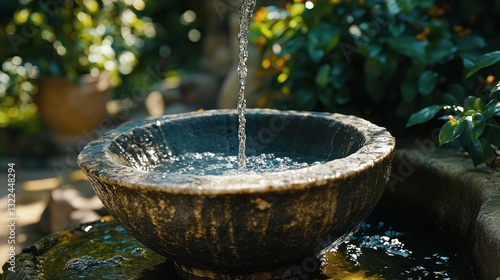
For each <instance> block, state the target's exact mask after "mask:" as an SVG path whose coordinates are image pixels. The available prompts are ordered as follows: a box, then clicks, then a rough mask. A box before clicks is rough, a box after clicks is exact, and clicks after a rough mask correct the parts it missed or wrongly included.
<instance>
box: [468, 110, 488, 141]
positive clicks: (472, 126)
mask: <svg viewBox="0 0 500 280" xmlns="http://www.w3.org/2000/svg"><path fill="white" fill-rule="evenodd" d="M463 122H465V132H466V133H467V136H469V138H470V139H471V140H474V139H479V137H480V136H481V134H483V131H484V128H485V126H486V122H485V118H484V116H483V114H481V113H475V114H474V115H472V116H466V117H464V118H463Z"/></svg>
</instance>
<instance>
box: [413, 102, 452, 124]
mask: <svg viewBox="0 0 500 280" xmlns="http://www.w3.org/2000/svg"><path fill="white" fill-rule="evenodd" d="M441 109H443V106H442V105H432V106H429V107H425V108H423V109H422V110H420V111H418V112H416V113H413V114H412V115H411V116H410V118H409V119H408V123H407V124H406V127H410V126H412V125H416V124H421V123H424V122H427V121H430V120H431V119H433V118H434V117H435V116H436V115H437V113H439V111H441Z"/></svg>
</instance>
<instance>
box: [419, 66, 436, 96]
mask: <svg viewBox="0 0 500 280" xmlns="http://www.w3.org/2000/svg"><path fill="white" fill-rule="evenodd" d="M437 80H438V74H437V73H436V72H433V71H430V70H427V71H424V73H422V75H420V77H419V78H418V91H419V92H420V93H421V94H422V95H429V94H431V93H432V92H433V91H434V89H435V88H436V84H437Z"/></svg>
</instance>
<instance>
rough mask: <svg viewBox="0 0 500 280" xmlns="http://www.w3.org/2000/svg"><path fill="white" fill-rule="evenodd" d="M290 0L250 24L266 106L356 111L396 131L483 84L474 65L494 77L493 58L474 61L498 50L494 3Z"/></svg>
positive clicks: (497, 7) (498, 6)
mask: <svg viewBox="0 0 500 280" xmlns="http://www.w3.org/2000/svg"><path fill="white" fill-rule="evenodd" d="M294 2H295V3H293V4H290V6H288V8H287V9H286V10H280V9H278V8H276V7H273V6H270V7H267V8H265V9H261V10H259V11H257V12H256V16H255V22H254V23H253V24H252V28H251V32H252V34H251V39H252V41H253V42H254V43H255V44H257V46H258V47H259V48H260V50H261V54H262V59H263V60H266V59H269V60H270V61H271V62H272V63H263V64H262V65H263V68H264V69H263V70H264V71H263V72H264V73H270V75H272V76H273V77H274V78H275V82H274V83H272V84H271V90H270V91H269V92H264V93H263V95H264V98H263V99H265V100H266V102H267V105H271V106H274V107H280V108H288V109H299V110H320V111H336V112H341V113H349V114H356V115H360V116H362V117H365V118H367V119H369V120H371V121H374V122H376V123H378V124H381V125H384V126H387V127H389V128H390V129H391V131H392V132H396V133H398V132H401V131H402V129H403V127H404V123H405V120H406V119H407V118H408V117H409V116H410V115H411V114H412V113H414V112H415V111H418V110H419V109H421V108H424V107H427V106H429V105H431V104H440V103H445V102H452V103H453V104H458V102H459V100H463V98H464V97H465V94H464V92H466V91H473V90H474V89H476V88H478V86H480V85H481V84H484V82H481V81H482V80H484V78H482V76H480V73H479V72H477V70H478V69H479V68H484V67H486V66H490V67H489V68H485V69H486V70H487V71H488V72H483V73H486V74H487V75H493V76H500V71H499V69H498V67H494V66H492V65H493V64H494V62H495V60H496V59H500V55H499V54H498V52H491V53H490V54H487V55H481V54H482V53H484V52H486V51H495V50H498V49H500V41H499V40H498V39H497V38H498V36H496V35H495V32H494V30H495V29H498V28H500V26H499V24H498V23H497V20H496V17H497V16H496V15H497V14H498V12H500V3H498V1H491V0H489V1H485V2H484V3H483V2H482V3H481V4H479V3H476V2H477V1H474V2H473V1H471V0H461V1H459V2H456V1H438V0H436V1H434V0H427V1H419V0H407V1H384V0H366V1H361V0H360V1H342V0H316V1H312V3H313V4H314V7H313V8H311V7H310V6H309V8H311V9H308V8H306V5H305V4H303V3H297V2H298V1H294ZM309 5H310V4H309ZM464 7H466V8H464ZM464 11H466V12H464ZM270 57H272V58H270ZM274 62H276V63H274ZM278 62H279V63H278ZM266 71H267V72H266ZM467 73H468V76H467V77H469V76H471V77H475V78H476V80H472V79H469V80H468V81H465V80H464V79H465V77H466V74H467ZM483 87H484V86H483ZM264 104H266V103H264ZM435 110H436V109H433V110H430V109H427V111H426V114H427V117H429V116H431V115H432V113H436V112H435ZM412 121H418V120H412Z"/></svg>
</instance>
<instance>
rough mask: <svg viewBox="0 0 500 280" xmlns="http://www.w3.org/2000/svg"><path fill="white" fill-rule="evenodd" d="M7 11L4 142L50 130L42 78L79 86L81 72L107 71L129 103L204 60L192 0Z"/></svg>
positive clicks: (56, 1)
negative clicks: (42, 108) (41, 107)
mask: <svg viewBox="0 0 500 280" xmlns="http://www.w3.org/2000/svg"><path fill="white" fill-rule="evenodd" d="M146 4H148V5H146ZM0 7H1V8H0V10H1V11H0V14H1V16H2V18H1V19H0V65H1V68H0V130H1V131H0V134H2V136H5V135H9V137H2V141H3V142H6V141H8V140H7V139H9V138H11V137H14V138H15V139H16V141H17V140H19V139H26V141H25V142H28V141H29V139H30V138H31V137H32V136H34V135H38V134H40V133H43V132H44V131H45V128H44V126H43V124H42V122H41V121H40V119H39V115H38V110H37V104H36V102H35V101H36V95H37V90H38V89H37V80H38V79H39V78H43V77H60V78H66V79H70V80H72V81H73V82H75V83H76V82H77V81H78V77H79V76H80V75H82V74H91V75H93V76H97V75H99V74H100V73H102V72H106V73H107V74H108V75H109V77H110V80H111V84H112V85H113V86H114V87H115V90H114V98H118V99H124V98H127V97H128V96H130V95H131V94H136V95H137V92H132V91H131V89H132V88H133V87H134V86H135V87H138V86H140V87H138V88H140V89H141V90H142V91H144V92H145V91H147V89H148V88H149V87H153V86H154V83H156V82H160V81H162V80H163V79H164V78H165V77H166V76H172V75H173V76H179V75H182V74H183V73H185V72H186V71H189V69H193V68H195V67H196V62H197V58H199V49H200V44H199V40H200V36H201V35H200V34H201V32H200V30H199V29H200V23H199V19H197V18H196V14H195V13H194V12H193V11H191V10H190V9H189V6H188V3H186V2H179V1H172V0H167V1H162V2H161V3H160V2H158V1H156V2H154V1H151V3H149V2H146V1H145V0H102V1H95V0H50V1H30V0H20V1H19V2H17V1H4V2H2V3H0ZM188 11H189V12H188ZM186 12H187V15H186ZM193 30H194V31H193ZM193 32H194V33H195V34H194V35H193ZM186 46H189V47H186ZM125 76H127V78H126V79H123V77H125ZM12 135H15V136H12ZM10 142H12V141H10ZM31 142H33V141H31ZM8 146H9V145H7V144H6V143H2V147H3V148H2V149H1V150H0V154H3V155H4V154H9V152H12V151H13V150H15V149H12V148H7V147H8ZM41 149H42V148H41V147H39V148H38V149H36V150H37V151H38V152H37V151H31V152H34V153H35V154H36V153H39V152H40V150H41Z"/></svg>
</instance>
